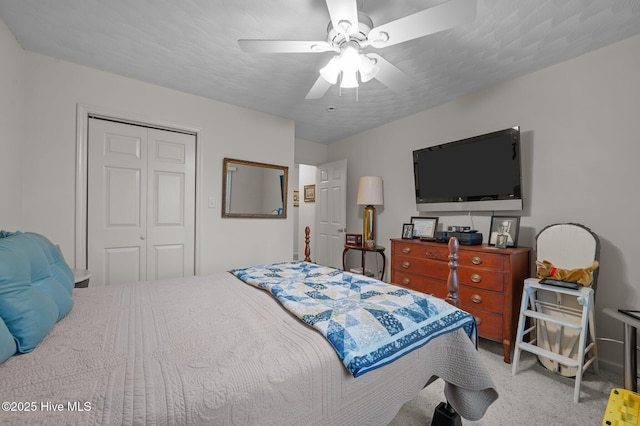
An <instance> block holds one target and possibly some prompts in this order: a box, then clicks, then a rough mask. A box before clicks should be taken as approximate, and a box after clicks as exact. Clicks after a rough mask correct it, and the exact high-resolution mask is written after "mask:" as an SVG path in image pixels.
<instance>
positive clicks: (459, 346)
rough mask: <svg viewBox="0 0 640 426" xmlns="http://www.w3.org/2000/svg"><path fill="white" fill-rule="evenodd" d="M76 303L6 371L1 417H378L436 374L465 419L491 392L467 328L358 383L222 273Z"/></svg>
mask: <svg viewBox="0 0 640 426" xmlns="http://www.w3.org/2000/svg"><path fill="white" fill-rule="evenodd" d="M73 299H74V302H75V306H74V308H73V310H72V311H71V312H70V313H69V314H68V315H67V316H66V317H65V318H64V319H62V320H61V321H60V322H59V323H57V324H56V326H55V327H54V328H53V330H52V331H51V332H50V333H49V335H48V336H47V337H45V339H44V340H43V341H42V342H41V343H40V345H38V347H37V348H36V349H35V350H34V351H33V352H31V353H28V354H24V355H18V356H13V357H11V358H10V359H8V360H7V361H6V362H5V363H3V364H1V365H0V401H6V402H9V403H10V404H9V405H6V404H3V412H2V413H0V423H3V424H5V423H6V424H23V423H45V424H63V423H66V424H82V425H86V424H217V425H224V424H229V425H246V424H279V425H287V424H291V425H294V424H295V425H299V424H306V425H327V424H329V425H330V424H336V425H338V424H339V425H349V424H353V425H359V424H379V425H384V424H387V423H388V422H389V421H391V420H392V419H393V417H394V416H395V415H396V413H397V412H398V410H399V409H400V407H401V406H402V404H404V403H405V402H407V401H409V400H411V399H413V398H414V397H415V396H416V395H417V393H418V392H419V391H420V390H421V389H422V388H423V387H424V386H425V385H426V384H427V383H428V382H430V381H431V380H433V379H434V377H440V378H442V379H443V380H445V382H446V386H445V396H446V398H447V400H448V401H449V402H450V403H451V404H452V405H453V406H454V408H456V410H457V411H458V412H459V413H460V414H461V415H462V416H463V417H465V418H468V419H478V418H480V417H482V416H483V415H484V413H485V411H486V409H487V408H488V406H489V405H490V404H491V403H492V402H493V401H494V400H495V399H496V398H497V392H496V390H495V386H494V384H493V381H492V379H491V377H490V376H489V374H488V373H487V371H486V370H485V368H484V366H483V365H482V363H481V361H480V359H479V357H478V354H477V352H476V350H475V348H474V345H473V343H472V342H471V341H470V339H469V338H468V337H467V335H466V334H465V332H464V331H463V330H461V329H459V330H456V331H454V332H451V333H448V334H446V335H443V336H439V337H437V338H435V339H433V340H432V341H431V342H429V343H428V344H427V345H425V346H423V347H421V348H419V349H416V350H414V351H412V352H410V353H408V354H407V355H405V356H403V357H401V358H400V359H398V360H396V361H394V362H393V363H391V364H388V365H385V366H383V367H380V368H378V369H376V370H374V371H371V372H369V373H367V374H364V375H362V376H360V377H358V378H354V377H353V376H352V375H351V374H350V373H349V372H348V371H347V370H346V368H345V367H344V365H343V364H342V363H341V361H340V359H339V358H338V357H337V355H336V353H335V351H334V350H333V348H332V347H331V345H330V344H329V343H328V341H327V340H326V339H325V338H324V337H323V336H322V335H321V334H320V333H318V332H317V331H316V330H314V329H312V328H310V327H308V326H307V325H305V324H304V323H302V322H301V321H299V320H298V319H297V318H295V317H293V316H292V315H291V314H289V313H288V312H287V311H286V310H284V309H283V308H282V307H281V306H280V305H279V303H277V301H276V300H275V299H273V298H272V296H271V295H270V294H269V293H267V292H265V291H262V290H259V289H257V288H254V287H252V286H249V285H246V284H244V283H243V282H241V281H240V280H238V279H237V278H236V277H234V276H232V275H231V274H229V273H226V272H221V273H218V274H214V275H210V276H200V277H191V278H185V279H176V280H165V281H155V282H141V283H134V284H127V285H120V286H109V287H96V288H85V289H75V290H74V293H73ZM443 399H444V396H443ZM434 408H435V407H434ZM6 409H8V410H6Z"/></svg>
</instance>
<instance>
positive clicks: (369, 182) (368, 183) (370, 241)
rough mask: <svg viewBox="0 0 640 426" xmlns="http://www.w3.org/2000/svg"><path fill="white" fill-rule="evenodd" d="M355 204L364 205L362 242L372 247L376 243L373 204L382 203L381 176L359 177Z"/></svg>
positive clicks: (374, 209)
mask: <svg viewBox="0 0 640 426" xmlns="http://www.w3.org/2000/svg"><path fill="white" fill-rule="evenodd" d="M357 204H358V205H359V206H365V208H364V212H363V225H364V226H363V231H362V243H363V244H364V245H366V246H368V247H373V246H375V244H376V208H375V207H374V205H380V206H381V205H382V204H383V196H382V177H381V176H361V177H360V180H359V181H358V199H357Z"/></svg>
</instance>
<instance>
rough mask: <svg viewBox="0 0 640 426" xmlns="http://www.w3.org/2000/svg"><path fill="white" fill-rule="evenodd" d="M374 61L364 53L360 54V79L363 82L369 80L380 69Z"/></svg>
mask: <svg viewBox="0 0 640 426" xmlns="http://www.w3.org/2000/svg"><path fill="white" fill-rule="evenodd" d="M376 62H377V61H376V60H375V59H371V58H369V57H368V56H366V55H360V80H361V81H362V82H363V83H366V82H367V81H370V80H371V79H372V78H374V77H375V76H376V75H377V74H378V71H380V67H379V66H378V65H376Z"/></svg>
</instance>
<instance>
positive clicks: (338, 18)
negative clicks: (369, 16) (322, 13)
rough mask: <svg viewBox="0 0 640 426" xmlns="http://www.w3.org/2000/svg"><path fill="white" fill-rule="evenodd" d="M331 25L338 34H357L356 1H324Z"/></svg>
mask: <svg viewBox="0 0 640 426" xmlns="http://www.w3.org/2000/svg"><path fill="white" fill-rule="evenodd" d="M326 1H327V9H329V16H330V17H331V24H332V25H333V28H334V29H335V30H336V31H338V33H340V34H349V35H351V34H355V33H357V32H358V5H357V3H356V0H326Z"/></svg>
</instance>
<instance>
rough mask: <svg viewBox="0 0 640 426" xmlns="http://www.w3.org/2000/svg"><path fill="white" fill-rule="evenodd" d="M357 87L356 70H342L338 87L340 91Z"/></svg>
mask: <svg viewBox="0 0 640 426" xmlns="http://www.w3.org/2000/svg"><path fill="white" fill-rule="evenodd" d="M358 86H359V84H358V70H357V69H356V70H342V81H341V82H340V87H341V88H342V89H352V88H354V87H358Z"/></svg>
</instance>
